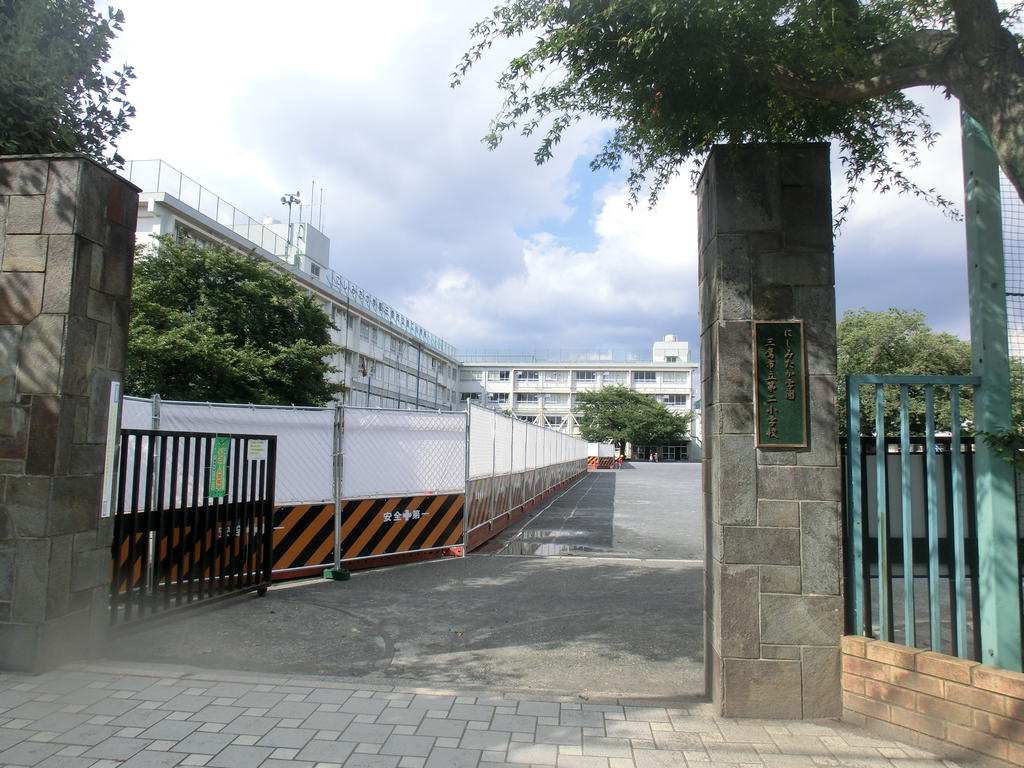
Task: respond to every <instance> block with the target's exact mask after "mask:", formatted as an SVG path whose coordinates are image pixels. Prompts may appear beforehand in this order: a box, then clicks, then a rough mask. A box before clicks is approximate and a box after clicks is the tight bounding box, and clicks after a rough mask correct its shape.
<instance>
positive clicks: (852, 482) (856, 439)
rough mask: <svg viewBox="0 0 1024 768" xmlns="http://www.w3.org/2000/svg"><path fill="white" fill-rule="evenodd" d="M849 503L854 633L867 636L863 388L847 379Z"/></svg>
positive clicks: (847, 486)
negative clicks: (862, 443) (862, 477)
mask: <svg viewBox="0 0 1024 768" xmlns="http://www.w3.org/2000/svg"><path fill="white" fill-rule="evenodd" d="M846 460H847V462H848V465H847V466H848V468H849V471H848V472H847V473H846V478H847V485H846V499H847V501H848V505H849V511H850V514H849V525H848V526H847V531H848V535H849V537H850V582H851V583H850V585H849V588H850V589H851V590H852V591H853V630H854V632H855V633H856V634H859V635H867V634H869V633H868V632H867V630H866V623H865V620H864V619H865V617H864V517H863V515H864V508H863V500H862V498H861V495H860V482H861V472H862V467H861V455H860V387H859V385H858V384H857V382H856V380H855V379H854V378H853V377H851V376H847V377H846Z"/></svg>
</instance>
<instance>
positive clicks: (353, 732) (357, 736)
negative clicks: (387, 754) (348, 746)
mask: <svg viewBox="0 0 1024 768" xmlns="http://www.w3.org/2000/svg"><path fill="white" fill-rule="evenodd" d="M394 729H395V727H394V726H393V725H376V724H373V723H352V725H350V726H349V727H348V728H346V729H345V730H344V731H342V733H341V740H342V741H354V742H357V743H363V742H368V743H370V744H383V743H384V742H385V741H386V740H387V738H388V737H389V736H390V735H391V732H392V731H393V730H394Z"/></svg>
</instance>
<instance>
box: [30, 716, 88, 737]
mask: <svg viewBox="0 0 1024 768" xmlns="http://www.w3.org/2000/svg"><path fill="white" fill-rule="evenodd" d="M91 717H92V715H89V714H83V713H81V712H54V713H53V714H52V715H47V716H46V717H44V718H41V719H39V720H36V721H34V722H33V723H32V724H31V725H28V726H26V728H27V729H29V730H32V731H53V732H55V733H63V732H64V731H70V730H71V729H72V728H75V727H77V726H79V725H81V724H82V723H84V722H86V721H87V720H89V719H90V718H91Z"/></svg>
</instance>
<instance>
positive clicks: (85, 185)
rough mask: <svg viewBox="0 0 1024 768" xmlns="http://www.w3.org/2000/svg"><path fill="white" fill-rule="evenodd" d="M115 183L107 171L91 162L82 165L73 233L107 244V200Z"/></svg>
mask: <svg viewBox="0 0 1024 768" xmlns="http://www.w3.org/2000/svg"><path fill="white" fill-rule="evenodd" d="M117 183H119V182H117V180H116V179H115V177H114V176H113V174H111V173H110V171H108V170H107V169H105V168H103V167H101V166H99V165H97V164H96V163H92V162H85V163H82V165H81V169H80V176H79V187H78V200H77V201H76V211H75V231H76V232H78V234H80V235H81V236H82V237H84V238H86V239H88V240H91V241H92V242H94V243H101V244H105V243H106V242H107V198H108V197H109V196H110V188H111V186H112V185H113V184H117Z"/></svg>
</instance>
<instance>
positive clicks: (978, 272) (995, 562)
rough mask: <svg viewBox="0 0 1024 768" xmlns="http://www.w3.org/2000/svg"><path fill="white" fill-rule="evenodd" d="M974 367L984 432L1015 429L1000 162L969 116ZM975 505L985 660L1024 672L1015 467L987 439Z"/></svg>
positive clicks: (966, 152) (978, 465)
mask: <svg viewBox="0 0 1024 768" xmlns="http://www.w3.org/2000/svg"><path fill="white" fill-rule="evenodd" d="M961 126H962V134H963V158H964V186H965V198H966V205H965V222H966V227H967V260H968V270H967V275H968V287H969V292H970V302H971V350H972V367H973V372H974V373H975V375H977V376H979V377H980V378H981V384H980V385H979V386H978V387H977V389H975V392H974V404H975V405H974V415H975V425H976V428H977V431H978V432H988V433H996V432H1000V431H1002V430H1006V429H1009V428H1010V427H1011V419H1010V386H1009V384H1010V369H1009V360H1008V351H1007V346H1008V342H1007V336H1006V273H1005V266H1004V263H1003V239H1002V220H1001V213H1000V203H999V165H998V161H997V159H996V155H995V152H994V151H993V150H992V146H991V144H990V143H989V141H988V137H987V136H986V135H985V132H984V131H983V130H982V128H981V126H980V125H978V123H977V122H975V121H974V119H973V118H971V117H970V116H969V115H968V114H967V113H966V112H962V116H961ZM976 451H977V455H976V456H975V472H976V474H975V500H976V502H975V503H976V509H977V537H978V552H979V558H978V559H979V563H980V568H979V570H980V574H979V592H980V598H981V603H980V608H979V613H980V622H979V625H980V633H981V648H982V660H983V661H984V662H986V663H988V664H992V665H994V666H997V667H1001V668H1003V669H1009V670H1016V671H1020V670H1021V616H1020V600H1021V587H1020V564H1019V561H1018V553H1017V541H1018V536H1019V534H1018V531H1017V518H1016V507H1015V503H1016V500H1015V497H1014V478H1013V468H1012V467H1011V465H1010V464H1008V463H1007V462H1004V461H1001V460H1000V458H999V456H997V455H996V452H995V450H994V449H993V448H992V447H991V446H989V445H988V443H987V442H986V441H985V440H984V439H982V440H979V441H978V443H977V446H976Z"/></svg>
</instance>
